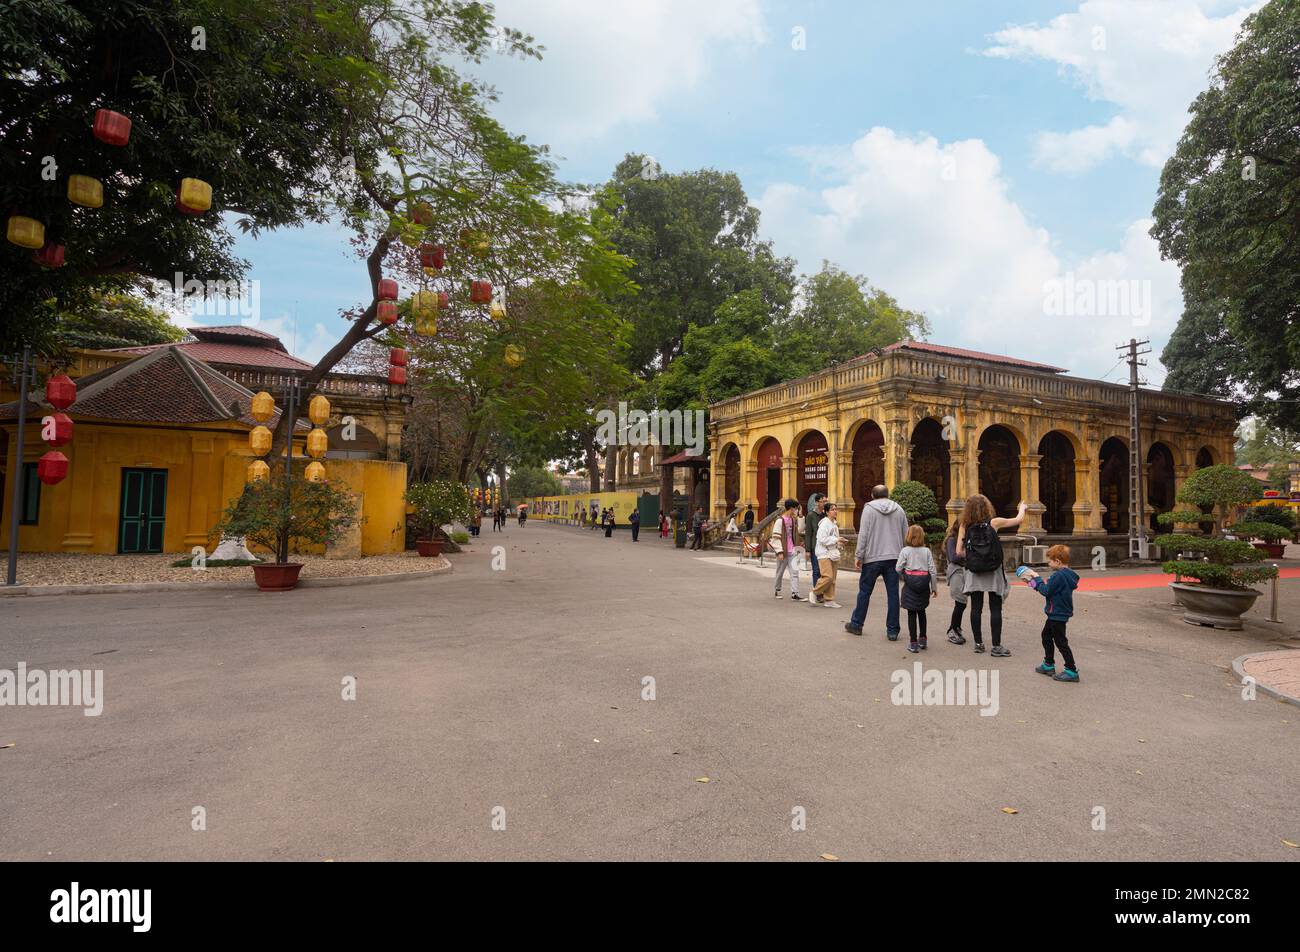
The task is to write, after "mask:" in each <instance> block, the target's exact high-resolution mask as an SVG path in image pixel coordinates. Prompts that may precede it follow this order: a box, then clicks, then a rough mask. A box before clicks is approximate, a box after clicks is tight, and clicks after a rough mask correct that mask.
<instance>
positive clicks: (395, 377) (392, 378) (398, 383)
mask: <svg viewBox="0 0 1300 952" xmlns="http://www.w3.org/2000/svg"><path fill="white" fill-rule="evenodd" d="M388 382H389V383H390V384H392V385H393V386H394V387H404V386H406V368H405V367H389V368H388Z"/></svg>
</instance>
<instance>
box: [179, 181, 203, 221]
mask: <svg viewBox="0 0 1300 952" xmlns="http://www.w3.org/2000/svg"><path fill="white" fill-rule="evenodd" d="M211 207H212V186H211V185H209V184H208V183H207V182H205V181H203V180H202V179H195V178H183V179H181V187H180V188H178V189H177V190H176V210H177V211H179V212H183V213H184V214H186V215H202V214H203V213H204V212H206V211H207V210H208V209H209V208H211Z"/></svg>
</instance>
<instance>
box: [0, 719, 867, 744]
mask: <svg viewBox="0 0 1300 952" xmlns="http://www.w3.org/2000/svg"><path fill="white" fill-rule="evenodd" d="M858 726H859V727H861V726H862V725H861V724H859V725H858ZM14 746H16V745H14V744H0V750H4V749H5V748H6V747H14Z"/></svg>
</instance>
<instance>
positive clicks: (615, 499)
mask: <svg viewBox="0 0 1300 952" xmlns="http://www.w3.org/2000/svg"><path fill="white" fill-rule="evenodd" d="M640 498H641V493H639V492H613V493H582V494H578V493H572V494H570V495H568V496H534V497H532V498H531V499H527V500H525V502H527V503H528V518H529V519H546V520H549V521H555V522H565V521H567V520H568V519H569V518H570V517H571V515H572V514H573V512H574V508H573V507H574V506H577V505H581V506H585V507H586V509H587V512H588V513H590V512H591V506H592V503H595V504H596V506H597V509H596V511H597V513H599V512H600V510H601V509H608V508H610V507H611V506H612V507H613V509H614V518H615V520H616V521H617V522H618V523H619V524H620V525H625V524H626V523H627V517H628V516H629V515H631V513H632V510H633V509H635V508H636V501H637V500H638V499H640ZM547 503H558V504H559V509H560V511H559V513H558V514H556V515H551V514H549V513H548V512H547V511H546V510H547V505H546V504H547ZM516 511H517V510H516Z"/></svg>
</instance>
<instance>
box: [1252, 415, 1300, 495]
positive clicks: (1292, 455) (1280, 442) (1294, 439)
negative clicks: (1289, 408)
mask: <svg viewBox="0 0 1300 952" xmlns="http://www.w3.org/2000/svg"><path fill="white" fill-rule="evenodd" d="M1247 427H1249V432H1250V435H1249V436H1248V437H1243V438H1242V439H1240V440H1239V442H1238V444H1237V462H1238V463H1240V464H1244V465H1249V466H1253V467H1255V468H1256V469H1264V470H1267V471H1268V482H1267V484H1266V485H1267V486H1268V487H1269V488H1271V489H1281V490H1285V489H1288V488H1289V484H1290V464H1291V463H1293V462H1300V434H1298V433H1295V432H1292V431H1289V430H1285V429H1282V428H1281V427H1275V426H1269V425H1268V424H1266V423H1263V422H1260V421H1255V422H1254V425H1253V426H1250V424H1244V425H1243V430H1244V429H1246V428H1247Z"/></svg>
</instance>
